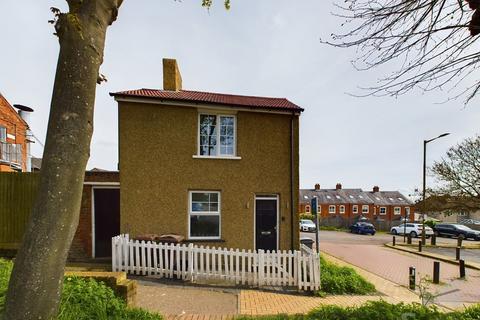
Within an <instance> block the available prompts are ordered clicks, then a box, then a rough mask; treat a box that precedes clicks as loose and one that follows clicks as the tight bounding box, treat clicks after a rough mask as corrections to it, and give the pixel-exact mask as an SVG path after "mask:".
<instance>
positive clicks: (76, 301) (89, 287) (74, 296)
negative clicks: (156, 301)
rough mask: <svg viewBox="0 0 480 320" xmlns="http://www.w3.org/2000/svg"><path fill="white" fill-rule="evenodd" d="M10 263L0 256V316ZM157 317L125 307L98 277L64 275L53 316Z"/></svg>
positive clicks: (79, 319) (69, 319)
mask: <svg viewBox="0 0 480 320" xmlns="http://www.w3.org/2000/svg"><path fill="white" fill-rule="evenodd" d="M12 268H13V263H12V262H11V261H9V260H5V259H1V258H0V318H1V314H2V312H3V310H4V307H5V297H6V293H7V288H8V280H9V278H10V273H11V271H12ZM73 319H75V320H90V319H96V320H107V319H109V320H161V319H162V316H161V315H159V314H156V313H150V312H147V311H145V310H142V309H136V308H128V307H127V305H126V303H125V302H124V301H123V300H122V299H121V298H119V297H117V296H116V295H115V293H114V292H113V290H112V289H111V288H110V287H108V286H107V285H105V283H103V282H101V281H96V280H94V279H83V278H77V277H66V278H65V281H64V284H63V292H62V300H61V303H60V310H59V314H58V318H57V320H73Z"/></svg>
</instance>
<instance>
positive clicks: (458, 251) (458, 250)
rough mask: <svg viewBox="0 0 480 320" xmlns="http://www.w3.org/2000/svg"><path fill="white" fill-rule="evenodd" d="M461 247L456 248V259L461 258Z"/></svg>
mask: <svg viewBox="0 0 480 320" xmlns="http://www.w3.org/2000/svg"><path fill="white" fill-rule="evenodd" d="M460 249H461V248H460V247H456V248H455V260H457V261H458V260H460Z"/></svg>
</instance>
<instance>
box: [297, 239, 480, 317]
mask: <svg viewBox="0 0 480 320" xmlns="http://www.w3.org/2000/svg"><path fill="white" fill-rule="evenodd" d="M302 236H312V237H314V234H304V233H302ZM320 239H321V240H320V250H321V251H322V252H325V253H328V254H330V255H332V256H334V257H336V258H338V259H340V260H342V261H344V262H347V263H350V264H352V265H354V266H356V267H358V268H360V269H363V270H365V271H368V272H370V273H373V274H375V275H377V276H379V277H381V278H383V279H386V280H388V281H391V282H393V283H396V284H398V285H400V286H404V287H407V286H408V279H409V278H408V275H409V273H408V271H409V267H410V266H414V267H415V268H416V271H417V283H418V282H419V280H420V279H421V277H424V276H429V277H432V273H433V261H434V260H432V259H430V258H427V257H421V256H418V255H414V254H411V253H407V252H401V251H397V250H394V249H389V248H386V247H384V246H383V244H384V243H385V242H386V241H390V240H391V236H390V235H386V234H379V235H375V236H367V235H356V234H350V233H347V232H335V231H320ZM448 241H456V240H455V239H446V238H442V242H448ZM440 281H441V284H440V285H433V284H432V285H431V288H430V291H431V292H432V293H434V294H436V295H437V298H436V300H435V301H436V303H437V304H439V305H440V306H443V307H445V308H448V309H459V308H463V307H464V306H468V305H471V304H474V303H478V301H480V290H479V289H478V288H480V271H477V270H472V269H467V277H466V279H465V280H463V279H459V268H458V266H456V265H452V264H449V263H445V262H441V263H440Z"/></svg>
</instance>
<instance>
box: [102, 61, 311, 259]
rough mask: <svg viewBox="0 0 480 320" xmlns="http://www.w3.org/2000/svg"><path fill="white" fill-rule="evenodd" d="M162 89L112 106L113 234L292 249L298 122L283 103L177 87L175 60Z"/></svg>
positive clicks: (166, 65)
mask: <svg viewBox="0 0 480 320" xmlns="http://www.w3.org/2000/svg"><path fill="white" fill-rule="evenodd" d="M163 83H164V86H163V90H157V89H138V90H128V91H122V92H116V93H111V95H112V96H113V97H114V98H115V100H116V101H117V102H118V113H119V115H118V121H119V168H120V181H121V185H122V186H121V189H120V193H121V197H120V202H121V206H120V217H121V219H120V231H121V232H122V233H129V234H130V235H131V236H135V235H139V234H169V233H175V234H179V235H182V236H184V237H185V239H186V240H187V241H188V242H198V243H200V244H208V245H210V246H222V247H230V248H242V249H265V250H277V249H282V250H284V249H292V248H298V246H299V244H298V239H299V235H298V215H297V214H296V213H297V212H298V209H297V205H298V175H299V160H298V159H299V155H298V153H299V151H298V150H299V147H298V144H299V133H298V126H299V116H300V113H301V112H302V111H303V109H302V108H300V107H299V106H297V105H295V104H294V103H292V102H290V101H288V100H287V99H283V98H266V97H252V96H241V95H232V94H220V93H212V92H198V91H189V90H183V89H182V78H181V76H180V72H179V70H178V66H177V63H176V61H175V60H172V59H164V61H163Z"/></svg>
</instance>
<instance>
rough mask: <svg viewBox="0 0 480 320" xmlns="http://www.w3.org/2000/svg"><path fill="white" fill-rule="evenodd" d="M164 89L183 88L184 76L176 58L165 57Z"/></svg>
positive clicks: (177, 89) (175, 89)
mask: <svg viewBox="0 0 480 320" xmlns="http://www.w3.org/2000/svg"><path fill="white" fill-rule="evenodd" d="M163 90H169V91H180V90H182V76H181V75H180V70H179V69H178V65H177V60H175V59H166V58H164V59H163Z"/></svg>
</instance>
